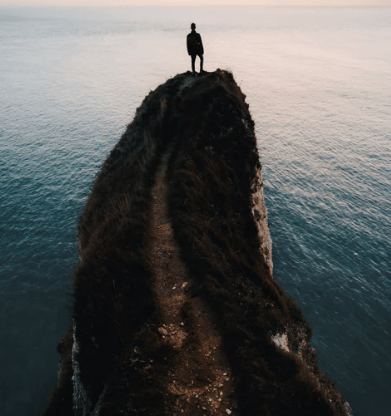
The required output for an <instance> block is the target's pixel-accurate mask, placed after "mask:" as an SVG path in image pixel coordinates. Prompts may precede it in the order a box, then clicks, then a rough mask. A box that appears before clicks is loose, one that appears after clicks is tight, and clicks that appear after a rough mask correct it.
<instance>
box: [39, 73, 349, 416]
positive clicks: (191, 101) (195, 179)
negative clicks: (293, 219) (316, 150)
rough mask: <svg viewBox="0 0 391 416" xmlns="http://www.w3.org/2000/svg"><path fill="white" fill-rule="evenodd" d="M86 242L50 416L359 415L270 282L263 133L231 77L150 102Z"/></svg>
mask: <svg viewBox="0 0 391 416" xmlns="http://www.w3.org/2000/svg"><path fill="white" fill-rule="evenodd" d="M160 211H161V212H160ZM78 240H79V257H80V262H79V264H78V267H77V269H76V271H75V274H74V277H73V292H74V293H73V297H74V304H73V308H72V322H73V326H72V328H71V329H70V330H68V332H67V335H66V336H65V337H64V338H63V340H62V341H61V342H60V344H59V353H60V356H61V366H62V367H61V372H60V377H59V385H58V388H57V389H56V390H55V391H54V393H53V394H52V398H51V401H50V403H49V405H48V408H47V409H46V412H45V414H46V415H52V414H53V415H54V414H56V415H71V414H72V415H80V416H81V415H83V416H84V415H86V416H87V415H94V416H98V415H123V414H128V415H182V414H187V415H192V416H193V415H226V414H232V415H261V414H265V415H307V414H308V415H345V414H349V413H350V410H349V406H348V405H347V404H346V403H345V401H344V400H343V398H342V396H341V395H340V393H339V392H338V391H337V390H336V389H335V387H334V385H333V384H332V383H331V382H330V381H329V380H328V379H327V378H326V377H325V376H324V374H322V373H321V372H320V371H319V369H318V366H317V358H316V354H315V352H314V350H313V348H312V347H311V346H310V345H309V340H310V337H311V329H310V327H309V325H308V323H307V322H306V320H305V318H304V317H303V315H302V313H301V311H300V310H299V308H298V307H297V306H296V304H295V302H294V301H293V300H292V299H290V298H288V297H287V296H285V294H284V292H283V290H282V288H281V287H280V286H279V284H278V283H277V282H276V281H275V280H274V279H273V275H272V274H273V263H272V246H271V239H270V233H269V228H268V222H267V210H266V207H265V204H264V195H263V183H262V178H261V165H260V162H259V155H258V151H257V146H256V138H255V134H254V123H253V121H252V119H251V116H250V113H249V110H248V105H247V104H246V103H245V96H244V95H243V94H242V92H241V91H240V88H239V87H238V86H237V84H236V83H235V81H234V79H233V76H232V74H231V73H229V72H227V71H221V70H217V71H216V72H214V73H210V74H207V75H205V76H204V77H200V78H193V77H191V76H190V73H186V74H180V75H177V76H176V77H174V78H172V79H170V80H168V81H167V82H166V83H165V84H163V85H161V86H160V87H158V88H157V89H156V90H155V91H153V92H151V93H150V94H149V95H148V96H147V97H146V98H145V100H144V101H143V103H142V105H141V106H140V107H139V108H138V109H137V112H136V116H135V119H134V121H133V122H132V123H131V124H130V125H129V126H128V128H127V130H126V132H125V133H124V135H123V136H122V138H121V140H120V141H119V143H118V144H117V145H116V146H115V148H114V149H113V150H112V152H111V154H110V156H109V157H108V159H107V160H106V162H105V164H104V165H103V167H102V169H101V172H100V173H99V175H98V177H97V179H96V181H95V183H94V185H93V188H92V192H91V194H90V197H89V199H88V201H87V203H86V207H85V210H84V212H83V214H82V216H81V218H80V222H79V229H78Z"/></svg>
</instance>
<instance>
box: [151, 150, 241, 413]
mask: <svg viewBox="0 0 391 416" xmlns="http://www.w3.org/2000/svg"><path fill="white" fill-rule="evenodd" d="M169 155H170V150H169V151H167V152H166V153H165V154H164V155H163V157H162V162H161V165H160V167H159V169H158V172H157V175H156V182H155V185H154V187H153V189H152V198H153V203H152V215H151V222H150V227H151V229H150V236H151V254H152V255H151V258H152V259H153V265H152V269H153V272H154V284H153V289H154V291H155V294H156V298H157V303H158V307H159V309H160V313H161V318H162V320H163V322H164V323H163V324H162V325H161V326H160V328H159V329H158V331H159V333H160V334H161V337H162V339H163V340H164V342H165V343H167V344H169V345H171V346H172V347H173V348H174V349H175V352H176V354H175V358H174V362H173V363H172V365H173V369H174V371H173V372H171V373H170V374H168V375H167V391H168V393H169V394H172V396H173V397H174V398H175V399H174V400H173V402H174V403H175V405H174V406H173V407H172V409H170V410H171V411H172V414H174V415H175V414H190V413H189V410H190V409H192V413H191V414H195V413H194V410H196V409H199V411H200V412H199V413H200V414H203V415H223V414H224V415H226V414H235V412H234V407H235V404H234V403H233V399H232V392H233V386H234V381H233V378H232V374H231V371H230V368H229V365H228V362H227V359H226V357H225V355H224V353H223V351H222V339H221V337H220V335H219V332H218V330H217V328H216V326H215V325H214V323H213V320H212V318H211V314H210V310H209V308H208V306H207V305H206V304H205V303H204V302H203V301H202V300H201V299H200V298H199V297H198V296H192V291H191V282H190V279H189V275H188V271H187V269H186V266H185V264H184V263H183V261H182V260H181V258H180V249H179V247H178V245H177V243H176V241H175V238H174V235H173V230H172V224H171V220H170V217H169V215H168V209H167V186H166V185H167V184H166V177H165V173H166V169H167V162H168V159H169ZM230 396H231V397H230ZM197 413H198V412H197Z"/></svg>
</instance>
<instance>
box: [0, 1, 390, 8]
mask: <svg viewBox="0 0 391 416" xmlns="http://www.w3.org/2000/svg"><path fill="white" fill-rule="evenodd" d="M149 5H155V6H193V7H194V6H213V5H215V6H222V5H237V6H241V5H249V6H333V7H335V6H357V7H368V6H369V7H370V6H391V0H0V6H149Z"/></svg>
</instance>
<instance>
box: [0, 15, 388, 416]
mask: <svg viewBox="0 0 391 416" xmlns="http://www.w3.org/2000/svg"><path fill="white" fill-rule="evenodd" d="M192 21H195V22H196V23H197V28H198V29H199V32H200V33H201V35H202V37H203V43H204V47H205V69H206V70H209V71H211V70H215V69H216V68H218V67H220V68H225V69H231V70H232V71H233V73H234V75H235V78H236V80H237V82H238V83H239V84H240V86H241V88H242V89H243V91H244V93H245V94H246V95H247V101H248V103H249V104H250V111H251V113H252V116H253V118H254V120H255V122H256V130H257V136H258V140H259V149H260V153H261V160H262V165H263V178H264V182H265V185H266V186H265V196H266V204H267V207H268V211H269V223H270V228H271V236H272V240H273V261H274V275H275V278H276V279H277V280H278V281H279V282H280V283H281V285H282V286H283V288H284V290H285V291H286V292H287V293H288V294H289V295H291V296H293V297H294V298H295V299H296V300H297V303H298V305H299V306H300V307H301V308H302V309H303V311H304V314H305V316H306V317H307V319H308V320H309V322H310V324H311V325H312V326H313V327H314V329H315V333H314V337H313V340H312V345H313V346H314V347H315V348H316V350H317V352H318V356H319V362H320V366H321V369H322V370H324V371H327V372H328V375H329V377H330V378H331V379H333V380H335V381H337V382H338V387H339V388H340V390H341V391H342V393H343V394H344V395H345V396H346V399H347V400H348V402H349V403H350V404H351V406H352V408H353V411H354V413H355V414H356V415H362V416H364V415H365V416H370V415H373V414H376V415H377V416H386V415H389V414H390V412H389V406H388V404H389V402H390V400H389V391H390V388H391V360H390V358H389V355H388V353H389V351H391V267H390V266H391V260H390V254H391V250H390V237H389V236H390V235H391V203H390V200H391V198H390V197H391V187H390V185H391V168H390V166H391V163H390V160H391V104H390V103H391V54H390V53H389V51H390V50H391V28H390V25H391V9H390V8H381V9H303V8H301V9H270V8H266V9H262V8H243V9H240V8H236V9H235V8H220V9H218V8H208V9H191V8H129V9H126V8H121V9H114V8H113V9H82V8H81V9H42V8H39V9H23V8H18V9H10V8H0V57H1V59H0V154H1V164H0V232H1V239H0V244H1V246H0V249H1V256H0V296H1V298H0V323H1V329H2V330H1V340H0V342H1V346H2V347H1V349H0V364H1V368H2V372H1V374H0V408H1V409H2V410H1V413H2V414H3V415H7V416H8V415H17V416H19V415H36V414H37V412H38V409H40V408H41V407H42V405H43V404H44V403H45V401H46V397H47V393H48V391H49V389H50V386H51V385H54V384H55V383H56V379H57V370H58V356H57V353H56V345H57V342H58V340H59V338H60V337H61V336H62V335H63V334H64V332H65V329H66V328H67V327H68V325H69V318H68V316H69V313H68V310H67V305H69V303H70V296H69V292H70V276H71V273H72V269H73V267H74V266H75V265H76V262H77V242H76V231H77V230H76V227H77V220H78V217H79V215H80V213H81V211H82V209H83V205H84V203H85V201H86V198H87V196H88V194H89V192H90V188H91V184H92V182H93V179H94V176H95V175H96V173H97V172H98V170H99V168H100V166H101V164H102V162H103V161H104V160H105V158H106V157H107V155H108V153H109V151H110V149H111V148H112V147H113V146H114V145H115V143H116V142H117V141H118V140H119V138H120V135H121V133H122V132H123V131H124V129H125V127H126V125H127V124H128V123H129V122H130V121H131V119H132V118H133V115H134V111H135V109H136V108H137V107H138V105H139V104H140V103H141V100H142V99H143V98H144V96H145V95H146V94H147V93H148V92H149V91H150V90H151V89H154V88H156V87H157V86H158V85H159V84H161V83H163V82H164V81H165V80H166V79H168V78H169V77H171V76H174V75H175V74H177V73H178V72H184V71H186V70H188V69H190V62H189V58H188V56H187V54H186V49H185V36H186V34H187V33H188V32H189V25H190V23H191V22H192Z"/></svg>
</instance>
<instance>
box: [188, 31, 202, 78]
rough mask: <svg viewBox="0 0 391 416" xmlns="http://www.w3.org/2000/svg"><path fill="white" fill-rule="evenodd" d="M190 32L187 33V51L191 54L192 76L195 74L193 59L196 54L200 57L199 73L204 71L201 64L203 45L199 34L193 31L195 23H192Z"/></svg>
mask: <svg viewBox="0 0 391 416" xmlns="http://www.w3.org/2000/svg"><path fill="white" fill-rule="evenodd" d="M190 28H191V32H190V33H189V34H188V35H187V52H188V54H189V55H190V56H191V69H192V71H193V76H194V75H195V60H196V57H197V55H198V56H199V58H200V61H201V62H200V74H202V73H203V72H204V70H203V69H202V66H203V64H204V56H203V55H204V47H203V46H202V40H201V35H200V34H199V33H197V32H196V31H195V29H196V25H195V23H192V24H191V26H190Z"/></svg>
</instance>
